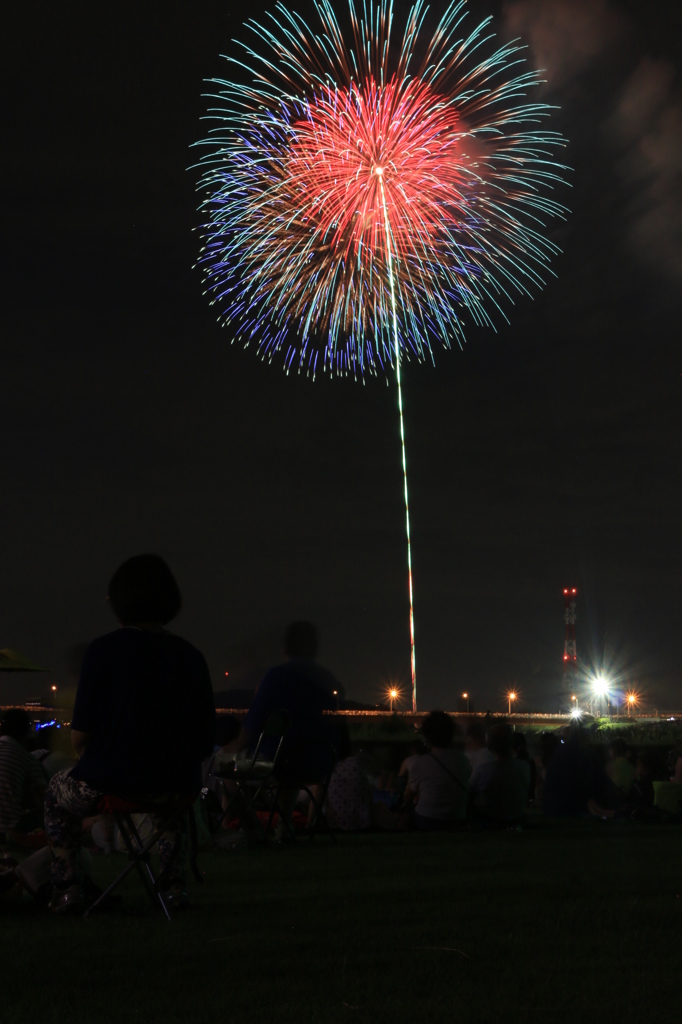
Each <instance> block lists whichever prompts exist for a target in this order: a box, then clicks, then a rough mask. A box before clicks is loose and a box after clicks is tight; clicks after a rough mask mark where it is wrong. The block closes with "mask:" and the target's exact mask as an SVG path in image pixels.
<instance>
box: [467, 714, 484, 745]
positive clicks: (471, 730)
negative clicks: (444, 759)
mask: <svg viewBox="0 0 682 1024" xmlns="http://www.w3.org/2000/svg"><path fill="white" fill-rule="evenodd" d="M464 742H465V744H466V747H467V749H468V750H482V749H483V747H484V746H485V726H484V725H483V722H479V721H478V719H474V720H473V722H469V724H468V725H467V727H466V731H465V733H464Z"/></svg>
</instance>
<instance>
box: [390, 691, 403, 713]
mask: <svg viewBox="0 0 682 1024" xmlns="http://www.w3.org/2000/svg"><path fill="white" fill-rule="evenodd" d="M399 696H400V693H399V691H398V690H396V688H395V687H391V689H390V690H389V691H388V699H389V701H390V702H391V711H393V701H395V700H397V699H398V697H399Z"/></svg>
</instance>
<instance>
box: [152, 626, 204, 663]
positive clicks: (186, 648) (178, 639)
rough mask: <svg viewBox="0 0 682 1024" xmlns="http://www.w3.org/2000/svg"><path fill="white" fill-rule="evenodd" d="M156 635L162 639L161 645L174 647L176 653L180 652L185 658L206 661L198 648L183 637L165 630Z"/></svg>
mask: <svg viewBox="0 0 682 1024" xmlns="http://www.w3.org/2000/svg"><path fill="white" fill-rule="evenodd" d="M158 635H159V636H161V637H163V641H162V642H163V643H165V644H167V645H168V646H169V647H174V648H175V649H176V650H177V651H178V652H180V651H182V652H184V653H185V654H186V655H187V656H189V657H192V658H197V659H199V660H201V661H205V660H206V659H205V658H204V656H203V654H202V653H201V651H200V650H199V648H198V647H195V646H194V644H193V643H190V641H189V640H186V639H185V638H184V636H178V634H177V633H168V632H167V631H166V630H164V631H163V633H159V634H158Z"/></svg>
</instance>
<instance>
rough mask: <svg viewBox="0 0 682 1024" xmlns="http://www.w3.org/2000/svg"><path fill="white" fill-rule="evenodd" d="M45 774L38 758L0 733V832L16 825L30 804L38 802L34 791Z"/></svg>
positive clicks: (43, 783) (40, 786)
mask: <svg viewBox="0 0 682 1024" xmlns="http://www.w3.org/2000/svg"><path fill="white" fill-rule="evenodd" d="M44 787H45V775H44V773H43V770H42V768H41V767H40V764H39V763H38V761H36V759H35V757H32V756H31V754H29V752H28V750H26V748H25V747H24V746H23V745H22V744H21V743H19V742H18V740H15V739H13V738H12V736H0V832H8V831H9V830H10V829H12V828H14V826H15V825H16V823H17V822H18V821H19V819H20V817H21V815H22V814H23V812H24V810H25V809H26V808H27V807H30V806H31V805H33V804H35V803H36V802H37V800H36V796H35V790H36V789H38V788H44Z"/></svg>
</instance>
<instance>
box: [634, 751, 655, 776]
mask: <svg viewBox="0 0 682 1024" xmlns="http://www.w3.org/2000/svg"><path fill="white" fill-rule="evenodd" d="M636 771H637V775H638V776H640V777H641V776H643V775H653V774H654V773H655V771H656V758H655V757H654V755H653V754H652V753H651V752H650V751H648V750H640V752H639V753H638V754H637V769H636Z"/></svg>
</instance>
